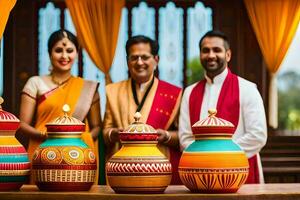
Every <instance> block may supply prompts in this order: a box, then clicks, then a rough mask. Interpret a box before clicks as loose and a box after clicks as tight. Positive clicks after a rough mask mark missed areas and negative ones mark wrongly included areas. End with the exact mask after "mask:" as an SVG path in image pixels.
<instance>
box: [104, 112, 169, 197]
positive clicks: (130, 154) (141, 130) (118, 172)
mask: <svg viewBox="0 0 300 200" xmlns="http://www.w3.org/2000/svg"><path fill="white" fill-rule="evenodd" d="M140 117H141V115H140V113H136V114H135V116H134V118H135V122H133V123H132V124H131V125H130V126H129V127H128V128H127V129H125V130H124V131H123V132H121V133H120V140H121V142H122V148H121V149H120V150H119V151H118V152H117V153H115V154H114V155H113V156H112V157H111V158H110V159H109V161H108V162H107V164H106V173H107V179H108V183H109V185H110V186H111V187H112V189H113V190H114V191H115V192H117V193H162V192H164V190H165V189H166V188H167V186H168V185H169V184H170V182H171V178H172V167H171V163H170V162H169V160H168V159H167V157H166V156H165V155H164V154H163V153H162V152H161V151H160V150H159V149H158V147H157V138H158V136H159V134H158V133H157V132H156V130H155V129H154V128H153V127H152V126H150V125H147V124H144V123H142V122H139V119H140Z"/></svg>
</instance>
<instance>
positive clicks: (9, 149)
mask: <svg viewBox="0 0 300 200" xmlns="http://www.w3.org/2000/svg"><path fill="white" fill-rule="evenodd" d="M3 102H4V100H3V99H2V97H0V191H6V190H18V189H19V188H20V187H21V186H22V185H23V184H24V183H25V182H27V180H28V178H29V173H30V162H29V158H28V155H27V152H26V150H25V148H24V147H23V146H22V145H21V143H20V142H19V141H18V140H17V139H16V138H15V133H16V130H17V129H18V127H19V125H20V121H19V120H18V118H16V117H15V116H14V115H13V114H11V113H9V112H6V111H4V110H2V107H1V104H2V103H3Z"/></svg>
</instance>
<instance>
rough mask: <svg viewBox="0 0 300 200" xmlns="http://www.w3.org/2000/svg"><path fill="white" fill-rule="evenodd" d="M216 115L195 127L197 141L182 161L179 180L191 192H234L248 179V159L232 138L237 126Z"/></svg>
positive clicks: (187, 149) (210, 113)
mask: <svg viewBox="0 0 300 200" xmlns="http://www.w3.org/2000/svg"><path fill="white" fill-rule="evenodd" d="M216 113H217V111H216V110H210V111H209V116H208V118H206V119H204V120H200V121H198V122H196V123H195V124H194V125H193V126H192V131H193V134H194V137H195V141H194V142H193V143H192V144H190V145H189V146H188V147H187V148H186V149H185V150H184V152H183V153H182V156H181V159H180V163H179V168H178V171H179V176H180V179H181V181H182V183H183V184H184V185H185V186H186V187H188V188H189V189H190V190H191V191H192V192H203V193H233V192H236V191H237V190H238V189H239V188H240V187H241V186H242V185H243V184H244V183H245V181H246V179H247V177H248V171H249V164H248V159H247V157H246V155H245V153H244V151H242V150H241V148H240V147H239V146H238V145H237V144H235V143H234V142H233V141H232V139H231V137H232V134H233V133H234V125H233V124H232V123H230V122H229V121H226V120H224V119H221V118H217V117H216Z"/></svg>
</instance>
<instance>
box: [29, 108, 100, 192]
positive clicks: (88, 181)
mask: <svg viewBox="0 0 300 200" xmlns="http://www.w3.org/2000/svg"><path fill="white" fill-rule="evenodd" d="M69 110H70V108H69V106H68V105H64V107H63V111H64V115H63V116H60V117H58V118H56V119H54V120H53V121H52V122H49V123H47V124H46V127H47V134H48V138H47V139H46V140H45V141H44V142H43V143H42V144H41V145H40V146H39V147H38V148H37V149H36V151H35V152H34V155H33V159H32V168H33V173H34V178H35V182H36V185H37V186H38V187H39V189H40V190H48V191H84V190H89V189H90V187H91V186H92V185H93V183H94V181H95V176H96V170H97V166H96V158H95V154H94V152H93V151H92V149H91V148H90V147H88V146H87V145H86V144H85V143H84V142H83V141H82V140H81V134H82V132H83V131H84V130H85V124H84V123H82V122H81V121H80V120H78V119H76V118H73V117H70V116H68V115H67V112H69Z"/></svg>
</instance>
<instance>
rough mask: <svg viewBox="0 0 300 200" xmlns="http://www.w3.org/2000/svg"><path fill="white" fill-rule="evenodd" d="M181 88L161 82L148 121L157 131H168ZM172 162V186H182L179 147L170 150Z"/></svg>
mask: <svg viewBox="0 0 300 200" xmlns="http://www.w3.org/2000/svg"><path fill="white" fill-rule="evenodd" d="M180 92H181V88H179V87H176V86H174V85H171V84H169V83H167V82H164V81H161V80H159V82H158V86H157V90H156V93H155V97H154V100H153V103H152V106H151V110H150V113H149V116H148V119H147V124H149V125H151V126H153V128H155V129H158V128H160V129H164V130H167V129H168V128H169V127H167V125H168V124H167V123H168V121H169V119H170V117H171V115H172V113H173V110H174V107H175V105H176V102H177V99H178V97H179V94H180ZM169 150H170V161H171V164H172V180H171V184H172V185H180V184H182V183H181V180H180V178H179V174H178V164H179V160H180V157H181V152H180V151H179V147H178V148H177V149H174V148H169Z"/></svg>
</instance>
